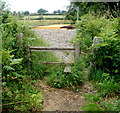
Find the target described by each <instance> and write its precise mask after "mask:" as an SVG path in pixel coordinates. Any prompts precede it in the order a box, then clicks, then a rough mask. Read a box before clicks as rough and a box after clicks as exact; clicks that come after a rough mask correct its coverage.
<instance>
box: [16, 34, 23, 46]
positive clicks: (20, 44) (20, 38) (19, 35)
mask: <svg viewBox="0 0 120 113" xmlns="http://www.w3.org/2000/svg"><path fill="white" fill-rule="evenodd" d="M16 37H17V44H18V46H19V47H20V48H21V47H23V33H18V34H17V35H16Z"/></svg>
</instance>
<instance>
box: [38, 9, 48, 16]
mask: <svg viewBox="0 0 120 113" xmlns="http://www.w3.org/2000/svg"><path fill="white" fill-rule="evenodd" d="M37 12H38V14H40V15H41V14H44V13H46V12H48V11H47V10H45V9H42V8H40V9H39V10H38V11H37Z"/></svg>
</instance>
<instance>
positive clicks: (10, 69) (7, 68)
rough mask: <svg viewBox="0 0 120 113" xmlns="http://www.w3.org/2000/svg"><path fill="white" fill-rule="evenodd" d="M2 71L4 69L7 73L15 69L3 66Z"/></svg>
mask: <svg viewBox="0 0 120 113" xmlns="http://www.w3.org/2000/svg"><path fill="white" fill-rule="evenodd" d="M3 69H6V70H8V71H15V69H14V68H12V67H11V66H4V67H3Z"/></svg>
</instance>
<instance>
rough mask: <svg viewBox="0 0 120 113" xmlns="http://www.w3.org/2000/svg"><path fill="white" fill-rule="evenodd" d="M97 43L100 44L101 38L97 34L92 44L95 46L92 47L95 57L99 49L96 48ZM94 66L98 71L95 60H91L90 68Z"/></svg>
mask: <svg viewBox="0 0 120 113" xmlns="http://www.w3.org/2000/svg"><path fill="white" fill-rule="evenodd" d="M97 44H100V39H99V37H96V36H95V37H94V38H93V44H92V46H93V49H92V54H93V57H94V54H95V52H96V51H97V49H96V48H94V45H97ZM92 67H94V68H95V71H96V64H95V62H90V68H92Z"/></svg>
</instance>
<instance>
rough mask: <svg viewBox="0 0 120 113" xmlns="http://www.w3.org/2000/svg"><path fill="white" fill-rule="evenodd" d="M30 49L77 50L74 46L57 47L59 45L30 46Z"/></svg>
mask: <svg viewBox="0 0 120 113" xmlns="http://www.w3.org/2000/svg"><path fill="white" fill-rule="evenodd" d="M29 49H30V50H75V48H73V47H65V48H57V47H32V46H30V47H29Z"/></svg>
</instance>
